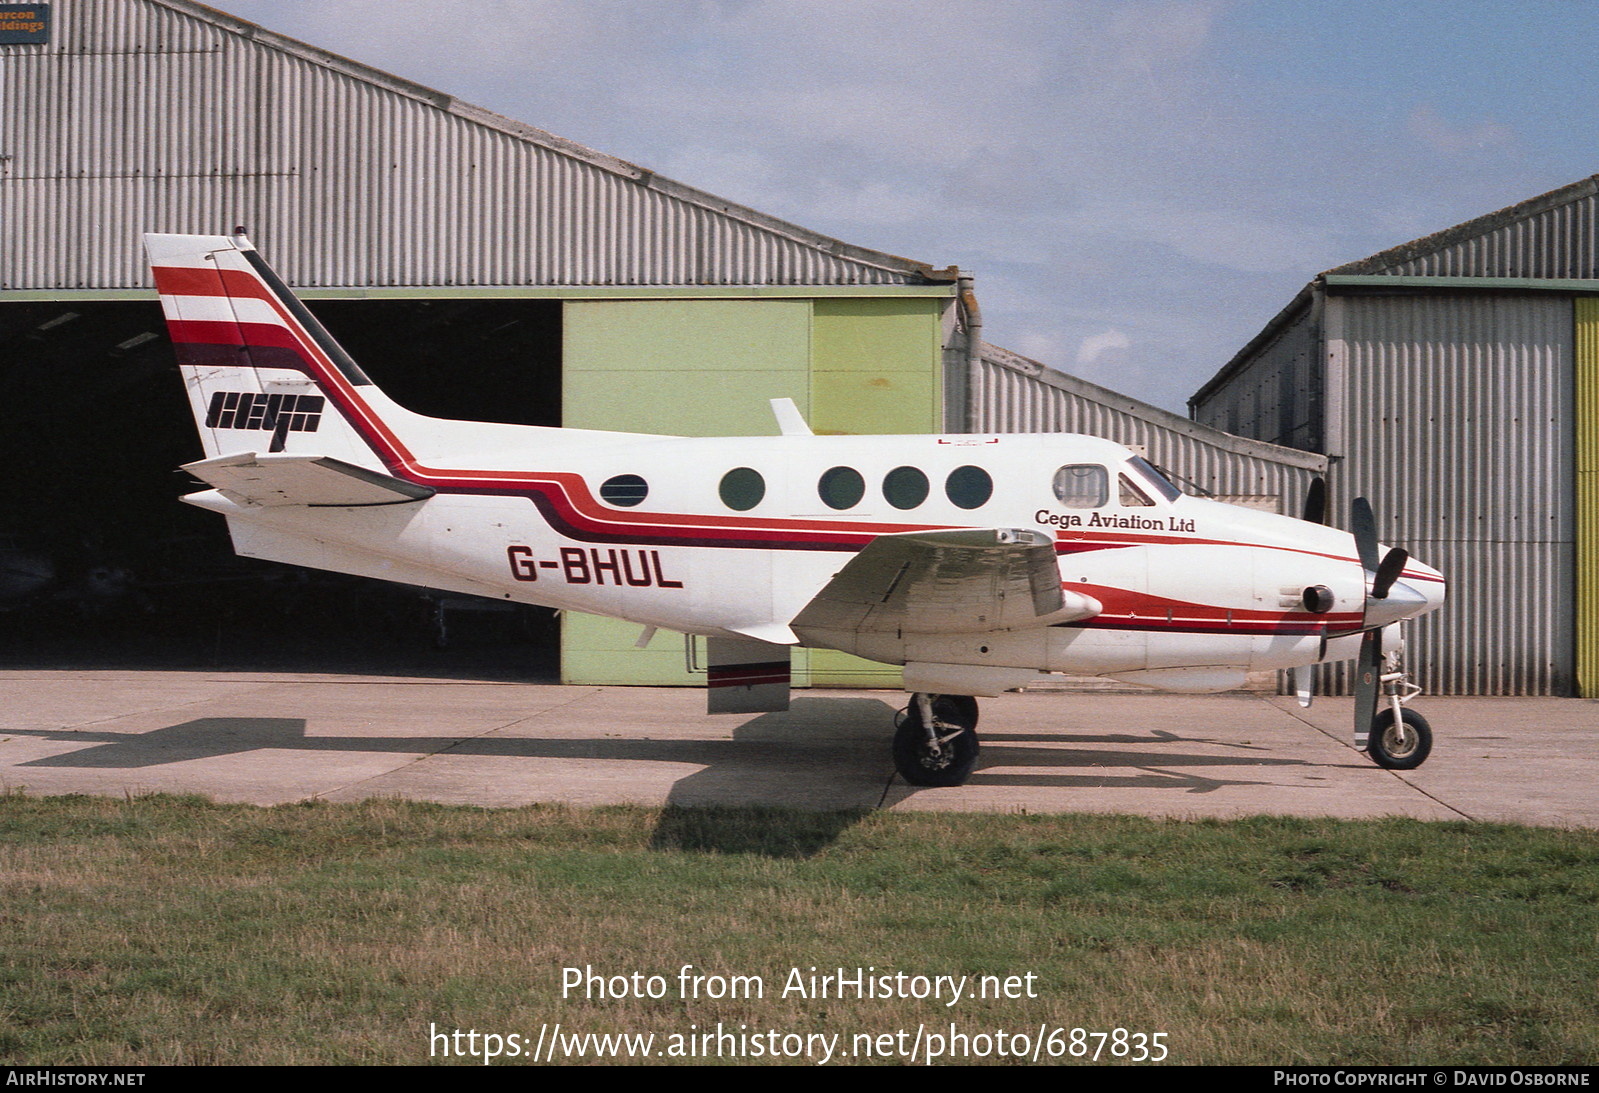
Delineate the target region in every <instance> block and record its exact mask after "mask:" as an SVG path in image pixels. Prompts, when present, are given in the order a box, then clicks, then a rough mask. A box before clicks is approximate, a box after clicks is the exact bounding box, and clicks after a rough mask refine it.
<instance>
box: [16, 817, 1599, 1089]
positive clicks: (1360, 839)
mask: <svg viewBox="0 0 1599 1093" xmlns="http://www.w3.org/2000/svg"><path fill="white" fill-rule="evenodd" d="M683 964H692V965H694V966H695V967H696V969H697V970H699V971H700V972H703V973H705V974H721V975H733V974H739V975H755V976H759V977H761V978H762V980H763V981H764V983H765V986H766V989H767V993H766V996H765V997H764V998H762V999H758V1000H757V999H721V1000H712V999H700V1000H689V1001H684V1000H682V999H680V998H679V997H677V973H678V969H679V967H680V966H681V965H683ZM585 965H592V966H593V967H594V969H595V970H596V971H599V972H601V973H602V974H604V975H607V976H610V975H630V974H631V973H634V972H641V973H644V974H645V975H650V974H659V975H661V976H663V977H665V979H666V980H667V981H668V983H669V985H670V988H671V989H670V991H669V993H668V997H667V998H664V999H660V1000H649V999H644V1000H636V999H627V1000H610V999H604V1000H601V999H585V998H584V997H582V992H581V991H578V992H575V993H574V995H573V996H571V997H563V995H562V990H561V976H562V969H563V968H566V967H583V966H585ZM812 965H815V966H816V967H817V968H818V969H819V970H821V971H834V970H836V969H837V968H838V967H840V966H842V967H844V968H846V969H853V968H856V967H875V968H876V970H877V974H882V973H893V972H898V971H904V972H907V973H921V974H929V975H956V976H959V975H970V976H973V977H975V976H978V975H984V974H991V975H999V976H1007V975H1025V974H1026V973H1033V974H1035V975H1036V976H1037V980H1036V982H1037V995H1038V996H1037V997H1036V998H1020V999H1004V998H997V999H971V998H968V999H966V1000H964V1001H962V1002H961V1003H960V1004H958V1005H957V1006H954V1007H946V1006H944V1005H942V1004H940V1003H938V1002H936V1001H931V1000H927V1001H918V1000H914V999H904V1000H902V999H882V998H877V999H872V998H867V999H855V998H846V999H842V1000H840V999H836V998H833V999H822V1000H818V999H804V998H786V999H785V998H781V997H778V996H777V995H778V992H779V991H780V989H781V987H782V985H783V982H784V979H785V976H786V975H787V973H788V971H789V969H790V968H793V967H799V968H800V969H801V970H802V971H808V969H809V968H810V967H811V966H812ZM1596 983H1599V834H1596V833H1593V832H1572V831H1558V830H1549V829H1538V828H1520V827H1510V826H1493V825H1473V824H1440V823H1422V822H1416V821H1409V820H1391V821H1380V822H1358V823H1357V822H1340V821H1332V820H1296V819H1278V818H1260V819H1251V820H1243V821H1236V822H1208V821H1207V822H1175V821H1169V822H1162V821H1155V820H1143V819H1137V818H1125V817H1102V816H1075V815H1067V816H994V815H980V814H979V815H973V814H959V815H951V814H933V813H881V812H880V813H814V812H789V811H778V810H771V811H763V810H689V809H665V810H660V809H642V808H608V809H592V810H585V809H569V808H561V807H534V808H524V809H512V810H495V811H490V810H480V809H469V808H453V807H443V806H436V805H427V804H417V803H409V802H399V801H370V802H365V803H361V804H355V805H300V806H286V807H278V808H266V809H262V808H253V807H247V806H232V805H216V804H211V803H208V802H206V801H203V800H199V799H194V798H176V797H140V798H134V799H131V800H120V801H119V800H108V799H90V798H73V797H56V798H37V797H26V796H21V795H16V794H13V795H8V796H4V797H0V1062H4V1063H14V1064H15V1063H24V1064H43V1063H55V1064H67V1063H73V1064H99V1065H136V1064H159V1063H280V1062H281V1063H313V1062H315V1063H355V1062H363V1063H415V1062H426V1061H428V1060H429V1040H428V1032H429V1028H430V1026H436V1027H438V1028H439V1029H443V1030H445V1031H449V1030H453V1029H455V1028H460V1029H462V1030H468V1029H476V1030H478V1031H479V1032H485V1031H488V1032H496V1033H500V1034H502V1035H503V1034H509V1033H515V1034H517V1035H521V1036H528V1037H534V1038H536V1037H537V1035H538V1033H539V1029H540V1027H541V1026H543V1025H545V1024H551V1025H553V1023H554V1022H557V1021H559V1022H561V1023H562V1025H563V1029H564V1030H565V1031H567V1032H577V1033H582V1032H610V1031H625V1032H655V1033H657V1034H658V1036H660V1037H662V1038H663V1043H664V1037H666V1036H667V1035H669V1034H671V1033H686V1032H689V1031H690V1028H691V1026H697V1028H698V1029H701V1030H703V1029H705V1028H707V1027H714V1026H715V1025H716V1024H717V1023H718V1022H722V1023H723V1025H724V1026H725V1027H727V1028H730V1029H733V1028H737V1026H739V1025H741V1024H742V1025H744V1026H746V1027H747V1029H748V1030H751V1031H762V1030H768V1029H776V1030H779V1031H780V1032H784V1033H787V1032H795V1033H802V1034H803V1033H808V1032H811V1033H814V1032H823V1033H839V1034H842V1036H843V1038H844V1044H845V1048H846V1050H847V1048H848V1045H849V1044H850V1043H851V1037H852V1036H853V1035H855V1034H857V1033H872V1034H877V1033H883V1032H892V1031H895V1030H898V1029H902V1028H903V1029H909V1030H911V1031H912V1032H914V1030H916V1028H917V1027H918V1026H919V1025H925V1026H926V1027H927V1028H928V1029H937V1030H939V1031H947V1030H948V1027H949V1024H950V1023H951V1022H954V1023H955V1025H956V1027H957V1029H959V1030H960V1031H963V1032H966V1033H968V1034H975V1033H980V1032H988V1033H992V1032H994V1031H996V1030H1000V1029H1005V1030H1010V1031H1023V1032H1027V1033H1029V1034H1035V1033H1036V1032H1037V1029H1038V1027H1039V1026H1040V1025H1043V1026H1045V1027H1046V1029H1048V1028H1055V1027H1060V1028H1064V1029H1068V1030H1069V1029H1071V1028H1073V1027H1082V1028H1087V1029H1090V1030H1104V1031H1109V1030H1111V1029H1115V1028H1118V1027H1121V1028H1126V1029H1130V1030H1134V1031H1143V1032H1164V1033H1165V1034H1166V1037H1165V1039H1166V1043H1167V1045H1168V1047H1169V1050H1170V1060H1171V1061H1172V1062H1178V1063H1274V1062H1281V1063H1294V1062H1299V1063H1349V1064H1385V1063H1435V1064H1444V1063H1454V1064H1473V1063H1475V1064H1484V1063H1546V1064H1559V1063H1587V1064H1592V1063H1593V1062H1594V1061H1595V1060H1596V1059H1599V1021H1596V1020H1595V1017H1594V1015H1595V1013H1599V987H1596ZM658 1046H659V1045H658Z"/></svg>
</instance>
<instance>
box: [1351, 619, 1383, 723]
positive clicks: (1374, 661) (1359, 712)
mask: <svg viewBox="0 0 1599 1093" xmlns="http://www.w3.org/2000/svg"><path fill="white" fill-rule="evenodd" d="M1381 671H1382V631H1381V630H1367V631H1366V632H1365V633H1364V634H1362V635H1361V636H1360V659H1359V660H1358V661H1357V662H1356V665H1355V672H1356V675H1355V750H1356V751H1365V750H1366V745H1367V743H1368V742H1369V737H1370V735H1371V723H1372V721H1374V720H1376V717H1377V684H1378V682H1379V679H1378V677H1379V675H1380V673H1381Z"/></svg>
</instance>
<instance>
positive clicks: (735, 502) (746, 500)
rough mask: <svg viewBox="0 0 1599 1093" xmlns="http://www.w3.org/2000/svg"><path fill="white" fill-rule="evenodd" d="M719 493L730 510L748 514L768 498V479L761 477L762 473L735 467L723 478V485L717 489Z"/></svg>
mask: <svg viewBox="0 0 1599 1093" xmlns="http://www.w3.org/2000/svg"><path fill="white" fill-rule="evenodd" d="M717 492H718V493H719V494H721V495H722V504H724V505H726V506H727V507H728V508H730V509H732V510H733V511H735V512H748V511H749V510H750V509H752V508H754V507H755V506H756V505H759V504H760V503H761V499H762V498H764V497H765V496H766V479H764V478H762V477H761V472H760V471H756V470H751V469H750V468H749V467H734V468H733V469H732V470H730V471H728V472H727V473H726V474H724V475H723V476H722V484H721V485H720V486H719V487H717Z"/></svg>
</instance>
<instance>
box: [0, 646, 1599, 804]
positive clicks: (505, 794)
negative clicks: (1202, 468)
mask: <svg viewBox="0 0 1599 1093" xmlns="http://www.w3.org/2000/svg"><path fill="white" fill-rule="evenodd" d="M0 686H3V688H4V693H5V701H4V704H3V709H0V788H4V789H6V790H9V791H12V792H25V793H30V794H60V793H85V794H100V795H116V796H122V795H125V794H141V793H150V792H171V793H198V794H203V795H206V796H208V797H212V798H215V799H216V800H219V801H244V802H251V803H255V804H275V803H280V802H290V801H299V800H305V799H308V798H321V799H324V800H330V801H349V800H357V799H360V798H364V797H403V798H413V799H417V800H428V801H440V802H446V803H455V804H473V805H485V806H493V807H502V806H514V805H523V804H529V803H534V802H562V803H568V804H574V805H599V804H642V805H662V804H678V805H792V806H800V807H807V808H878V807H885V808H898V809H924V810H925V809H945V810H971V811H1015V812H1023V811H1025V812H1107V813H1112V812H1113V813H1131V814H1138V815H1145V816H1165V817H1179V818H1187V817H1200V816H1210V817H1233V816H1246V815H1258V814H1273V815H1294V816H1338V817H1379V816H1410V817H1416V818H1420V819H1436V820H1462V819H1465V820H1480V821H1507V822H1516V823H1529V824H1544V825H1558V826H1573V827H1599V794H1595V793H1594V792H1593V788H1592V787H1593V786H1594V785H1595V784H1596V782H1599V732H1596V731H1595V728H1596V727H1599V703H1595V702H1593V701H1585V700H1580V699H1553V698H1427V697H1423V698H1421V699H1419V700H1418V701H1417V702H1416V703H1415V706H1416V708H1417V709H1419V710H1421V711H1422V712H1423V713H1424V714H1426V715H1427V717H1428V719H1429V720H1430V721H1431V722H1432V725H1433V730H1434V733H1435V742H1434V746H1433V754H1432V757H1431V758H1430V759H1429V760H1428V761H1427V763H1426V764H1425V765H1424V766H1422V767H1421V768H1420V769H1418V770H1415V771H1409V772H1403V773H1394V772H1389V771H1384V770H1381V769H1379V768H1378V767H1376V766H1375V765H1373V764H1372V763H1371V761H1370V760H1369V759H1367V758H1366V756H1365V755H1363V754H1360V753H1357V752H1355V751H1353V750H1351V748H1350V747H1349V746H1348V743H1347V741H1348V740H1349V737H1350V719H1351V717H1352V706H1353V703H1352V700H1350V699H1319V700H1318V701H1317V702H1316V705H1315V706H1314V707H1313V708H1312V709H1311V710H1309V711H1305V710H1301V709H1299V707H1298V705H1297V704H1296V703H1295V702H1294V700H1293V699H1292V698H1284V697H1279V696H1275V695H1267V694H1261V693H1236V694H1228V695H1215V696H1178V695H1159V694H1138V695H1131V694H1072V693H1060V692H1048V691H1041V692H1033V693H1025V694H1011V695H1004V696H1002V697H1000V698H994V699H984V700H982V701H981V709H982V717H981V723H980V725H979V733H980V735H981V737H982V740H983V751H982V757H981V759H980V761H979V764H978V770H977V772H976V773H975V774H974V775H973V776H972V779H971V781H970V782H968V783H967V784H966V785H964V786H961V787H959V788H954V789H915V788H913V787H910V786H907V785H905V784H904V782H903V781H902V780H900V779H899V778H897V777H895V776H894V774H893V764H892V760H891V759H890V757H889V740H890V738H891V736H892V732H893V715H894V710H895V709H896V708H897V707H899V706H901V705H903V704H904V702H905V699H906V696H904V695H903V694H901V693H899V692H889V691H865V692H863V691H836V692H829V691H816V690H812V691H798V692H796V693H795V700H794V706H793V709H792V710H790V711H789V712H788V713H783V714H761V715H744V716H721V717H714V718H713V717H708V716H706V714H705V713H704V694H703V693H702V692H700V691H698V690H695V689H686V688H647V687H561V686H548V685H532V684H520V683H492V682H461V681H450V680H445V681H441V680H431V679H407V678H386V677H379V676H336V675H305V674H292V673H223V672H172V671H127V670H107V671H33V670H29V671H24V670H17V671H6V672H0Z"/></svg>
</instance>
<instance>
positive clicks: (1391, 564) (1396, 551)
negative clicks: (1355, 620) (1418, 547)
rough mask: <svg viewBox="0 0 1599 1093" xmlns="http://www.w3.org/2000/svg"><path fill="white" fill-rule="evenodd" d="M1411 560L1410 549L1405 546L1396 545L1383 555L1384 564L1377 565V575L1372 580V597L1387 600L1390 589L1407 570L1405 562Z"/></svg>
mask: <svg viewBox="0 0 1599 1093" xmlns="http://www.w3.org/2000/svg"><path fill="white" fill-rule="evenodd" d="M1409 561H1410V551H1408V550H1406V549H1405V548H1404V547H1394V548H1393V549H1392V550H1390V551H1389V552H1388V553H1387V554H1384V555H1383V558H1382V564H1381V565H1380V566H1378V567H1377V576H1376V577H1375V578H1374V579H1373V580H1372V582H1371V597H1372V599H1374V600H1386V599H1387V598H1388V590H1389V589H1391V588H1393V586H1394V582H1395V581H1397V580H1398V579H1399V575H1400V574H1401V573H1403V572H1404V571H1405V563H1407V562H1409Z"/></svg>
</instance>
